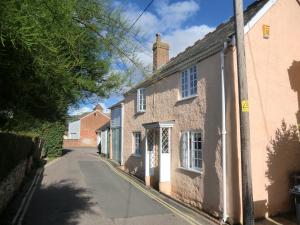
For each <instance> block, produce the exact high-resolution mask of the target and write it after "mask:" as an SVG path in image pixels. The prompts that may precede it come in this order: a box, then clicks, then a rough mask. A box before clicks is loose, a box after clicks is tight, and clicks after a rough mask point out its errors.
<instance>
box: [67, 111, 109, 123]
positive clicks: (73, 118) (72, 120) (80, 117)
mask: <svg viewBox="0 0 300 225" xmlns="http://www.w3.org/2000/svg"><path fill="white" fill-rule="evenodd" d="M96 111H98V112H100V113H101V114H103V115H105V116H107V117H109V118H110V113H105V112H101V111H100V110H99V109H96V110H93V111H90V112H86V113H82V114H80V115H74V116H71V117H70V118H69V119H68V122H74V121H77V120H81V119H82V118H83V117H85V116H87V115H89V114H91V113H93V112H96Z"/></svg>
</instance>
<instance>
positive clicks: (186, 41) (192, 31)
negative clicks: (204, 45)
mask: <svg viewBox="0 0 300 225" xmlns="http://www.w3.org/2000/svg"><path fill="white" fill-rule="evenodd" d="M213 30H214V28H213V27H209V26H207V25H200V26H192V27H189V28H186V29H177V30H174V31H173V32H171V33H170V34H168V35H165V36H164V37H163V38H164V40H165V41H166V42H167V43H169V45H170V57H174V56H176V55H177V54H178V53H180V52H182V51H184V50H185V49H186V48H187V47H189V46H191V45H193V44H194V43H195V42H196V41H197V40H200V39H202V38H203V37H204V36H205V35H206V34H207V33H209V32H211V31H213Z"/></svg>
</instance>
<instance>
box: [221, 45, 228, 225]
mask: <svg viewBox="0 0 300 225" xmlns="http://www.w3.org/2000/svg"><path fill="white" fill-rule="evenodd" d="M226 49H227V42H224V47H223V49H222V52H221V93H222V131H221V134H222V167H223V168H222V170H223V218H222V222H223V223H226V221H227V167H226V163H227V161H226V134H227V131H226V96H225V78H224V74H225V71H224V67H225V65H224V64H225V63H224V58H225V51H226Z"/></svg>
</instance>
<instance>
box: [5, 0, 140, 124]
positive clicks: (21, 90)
mask: <svg viewBox="0 0 300 225" xmlns="http://www.w3.org/2000/svg"><path fill="white" fill-rule="evenodd" d="M128 27H129V26H128V24H127V23H126V21H125V20H123V19H122V17H121V11H120V10H116V9H115V8H113V7H112V4H111V3H110V2H108V1H105V0H21V1H20V0H2V1H1V2H0V72H1V76H0V130H12V129H13V130H15V129H27V127H29V126H32V125H33V124H35V123H36V124H40V123H43V121H48V122H49V121H50V122H54V121H62V120H64V119H65V117H66V115H67V109H68V107H69V106H70V105H72V104H75V103H76V102H78V101H79V100H81V99H83V98H87V97H90V96H92V95H94V94H96V95H97V96H101V97H105V96H107V95H108V94H109V93H110V92H111V91H114V90H116V89H118V88H119V87H120V85H121V84H122V83H123V82H124V79H125V78H126V74H123V73H121V72H112V71H113V70H112V68H113V62H114V60H115V59H117V58H118V59H122V60H127V61H131V62H132V63H134V64H136V65H137V66H139V63H138V62H137V61H136V60H135V59H134V53H135V50H136V47H135V44H134V42H133V41H132V38H130V35H129V33H130V31H129V30H128ZM114 71H115V70H114Z"/></svg>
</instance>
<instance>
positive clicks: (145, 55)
mask: <svg viewBox="0 0 300 225" xmlns="http://www.w3.org/2000/svg"><path fill="white" fill-rule="evenodd" d="M121 4H122V3H121ZM123 9H124V10H125V11H124V16H125V18H127V20H128V23H129V24H132V23H133V22H134V21H135V20H136V18H137V17H138V16H139V15H140V14H141V13H142V8H139V7H138V5H137V4H134V3H132V2H129V3H127V4H126V8H123ZM199 10H200V6H199V4H198V2H197V1H195V0H183V1H178V2H174V3H173V2H170V1H169V0H160V1H154V4H153V5H152V6H151V11H149V10H148V11H146V12H145V13H144V14H143V15H142V17H140V19H139V20H138V22H137V23H136V25H135V28H137V29H138V30H140V34H139V36H140V37H142V38H143V40H144V41H143V44H142V45H143V46H142V48H141V50H140V51H138V52H137V57H138V59H139V60H140V61H141V62H142V63H144V65H145V66H150V68H152V45H153V43H154V41H155V34H156V33H160V34H161V37H162V41H164V42H167V43H168V44H169V45H170V58H172V57H175V56H176V55H177V54H178V53H180V52H182V51H184V50H185V49H186V48H187V47H189V46H191V45H193V44H194V43H195V42H196V41H197V40H199V39H202V38H203V37H204V36H205V35H206V34H207V33H209V32H211V31H212V30H214V28H213V27H209V26H207V25H205V24H199V25H193V26H192V25H190V26H188V25H187V24H188V23H187V22H188V20H189V19H190V18H191V17H193V16H194V15H195V14H196V13H198V12H199ZM139 39H140V38H139ZM145 49H146V50H145ZM133 79H134V81H135V83H136V82H139V81H140V80H141V79H143V77H142V75H137V74H135V76H134V77H133Z"/></svg>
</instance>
